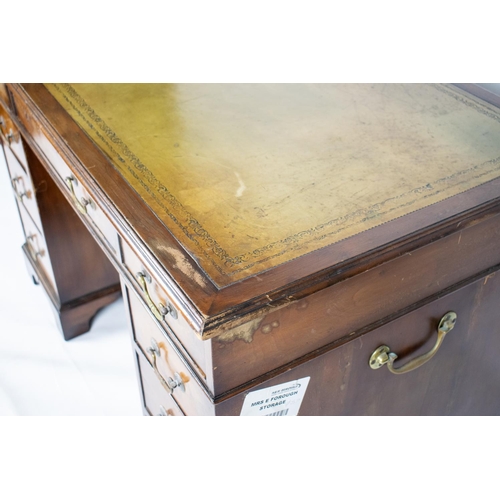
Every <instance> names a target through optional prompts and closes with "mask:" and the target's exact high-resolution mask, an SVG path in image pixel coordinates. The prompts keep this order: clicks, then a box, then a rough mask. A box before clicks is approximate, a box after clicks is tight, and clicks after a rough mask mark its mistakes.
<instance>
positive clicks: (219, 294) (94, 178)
mask: <svg viewBox="0 0 500 500" xmlns="http://www.w3.org/2000/svg"><path fill="white" fill-rule="evenodd" d="M498 106H500V99H499V98H498V96H497V95H495V94H494V93H492V92H490V91H488V90H486V89H484V88H481V87H478V86H474V85H461V86H452V85H396V84H394V85H312V84H311V85H177V84H175V85H87V84H81V85H63V84H57V85H41V84H26V85H18V84H7V85H1V86H0V120H1V123H0V126H1V134H0V136H1V138H2V144H3V149H4V152H5V157H6V161H7V165H8V168H9V173H10V176H11V180H12V187H13V191H14V193H15V195H16V197H17V203H18V207H19V214H20V217H21V220H22V224H23V228H24V233H25V236H26V243H25V244H24V246H23V252H24V254H25V258H26V262H27V264H28V268H29V270H30V273H31V275H32V276H33V279H34V280H35V281H36V282H38V283H40V284H41V285H42V286H43V288H44V290H45V291H46V293H47V295H48V297H49V299H50V302H51V303H52V306H53V309H54V312H55V314H56V317H57V318H58V321H59V324H60V327H61V331H62V333H63V335H64V338H65V339H67V340H69V339H71V338H73V337H75V336H77V335H80V334H82V333H84V332H86V331H88V329H89V328H90V324H91V320H92V318H93V316H94V315H95V314H96V312H97V311H98V310H99V309H101V308H102V307H104V306H106V305H107V304H109V303H111V302H112V301H113V300H115V299H116V298H117V297H118V296H119V295H120V294H122V295H123V297H124V299H125V303H126V306H127V307H126V309H127V311H128V316H129V320H130V329H131V333H132V338H133V345H134V347H135V354H136V359H137V374H138V380H139V383H140V386H141V390H142V395H143V407H144V412H145V413H146V414H152V415H167V416H168V415H240V414H243V415H253V414H255V415H280V416H281V415H296V414H299V415H408V414H409V415H429V414H430V415H456V414H458V415H462V414H495V415H498V414H499V413H500V365H499V363H498V357H499V356H500V328H499V326H498V325H499V323H500V307H499V305H500V273H498V272H497V271H498V269H499V268H500V244H499V243H498V242H499V236H500V109H498Z"/></svg>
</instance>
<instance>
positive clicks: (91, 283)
mask: <svg viewBox="0 0 500 500" xmlns="http://www.w3.org/2000/svg"><path fill="white" fill-rule="evenodd" d="M25 150H26V155H27V159H28V164H29V170H30V175H31V179H32V182H33V186H34V189H35V196H36V201H37V206H38V210H39V214H40V220H41V223H42V227H41V228H40V230H41V231H42V233H43V237H44V239H45V244H46V247H47V248H46V251H47V254H48V257H49V260H50V264H49V265H47V266H46V267H51V273H47V272H45V270H44V269H43V268H42V267H41V266H40V265H38V262H37V260H36V259H34V258H33V252H30V246H29V244H28V243H27V244H26V245H24V247H23V250H24V254H25V257H26V264H27V267H28V270H29V272H30V274H31V275H32V276H33V278H34V280H35V281H37V282H39V283H40V284H41V285H42V286H43V288H44V289H45V291H46V292H47V295H48V296H49V299H50V301H51V303H52V306H53V310H54V313H55V317H56V320H57V323H58V326H59V328H60V330H61V331H62V333H63V335H64V338H65V339H66V340H69V339H72V338H74V337H76V336H77V335H80V334H82V333H85V332H87V331H88V330H89V329H90V325H91V321H92V319H93V317H94V316H95V315H96V313H97V312H98V311H99V309H101V308H102V307H104V306H106V305H108V304H110V303H111V302H113V301H114V300H116V299H117V298H118V297H119V296H120V294H121V292H120V281H119V277H118V273H117V272H116V270H115V268H114V267H113V265H112V264H111V263H110V262H109V260H108V258H107V257H106V256H105V255H104V253H103V251H102V250H101V249H100V247H99V245H98V244H97V243H96V241H95V240H94V238H93V237H92V235H91V234H90V233H89V232H88V230H87V229H86V227H85V225H84V224H83V222H82V221H81V220H80V218H79V216H78V215H77V214H76V212H75V211H74V209H73V208H72V207H71V206H70V204H69V202H68V201H67V200H66V198H65V197H64V195H63V194H62V193H61V191H60V190H59V188H58V187H57V185H56V183H55V182H54V181H53V180H52V177H51V176H50V175H49V173H48V172H47V170H46V169H45V167H44V166H43V164H42V163H41V161H40V160H39V159H38V157H37V156H36V155H35V153H34V152H33V151H31V149H30V148H29V147H27V146H26V145H25ZM25 229H26V228H25ZM25 233H26V230H25ZM26 236H27V237H28V235H27V234H26ZM49 274H50V275H51V279H48V277H47V276H48V275H49Z"/></svg>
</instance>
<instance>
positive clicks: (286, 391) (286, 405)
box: [240, 377, 311, 417]
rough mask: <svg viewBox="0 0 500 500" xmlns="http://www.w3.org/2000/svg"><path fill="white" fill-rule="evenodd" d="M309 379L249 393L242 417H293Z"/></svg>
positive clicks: (244, 403)
mask: <svg viewBox="0 0 500 500" xmlns="http://www.w3.org/2000/svg"><path fill="white" fill-rule="evenodd" d="M310 378H311V377H304V378H301V379H299V380H292V381H291V382H286V383H285V384H280V385H275V386H273V387H268V388H267V389H260V390H258V391H253V392H250V393H248V394H247V395H246V397H245V401H244V402H243V408H242V409H241V413H240V415H241V416H244V417H295V416H296V415H297V414H298V413H299V409H300V405H301V403H302V399H303V398H304V394H305V393H306V389H307V384H308V383H309V379H310Z"/></svg>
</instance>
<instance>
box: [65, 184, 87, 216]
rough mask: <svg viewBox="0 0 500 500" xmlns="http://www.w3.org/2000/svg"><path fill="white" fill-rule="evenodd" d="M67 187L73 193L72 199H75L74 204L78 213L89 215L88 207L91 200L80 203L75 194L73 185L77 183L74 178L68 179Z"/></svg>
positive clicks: (83, 199) (83, 200)
mask: <svg viewBox="0 0 500 500" xmlns="http://www.w3.org/2000/svg"><path fill="white" fill-rule="evenodd" d="M65 181H66V184H67V186H68V187H69V190H70V192H71V198H73V203H74V204H75V206H76V208H77V209H78V211H79V212H80V213H82V214H87V213H88V212H87V205H88V204H89V203H90V201H89V200H86V199H85V198H82V200H81V201H80V200H79V199H78V198H77V197H76V193H75V188H74V186H73V183H74V182H76V181H75V178H74V177H66V179H65Z"/></svg>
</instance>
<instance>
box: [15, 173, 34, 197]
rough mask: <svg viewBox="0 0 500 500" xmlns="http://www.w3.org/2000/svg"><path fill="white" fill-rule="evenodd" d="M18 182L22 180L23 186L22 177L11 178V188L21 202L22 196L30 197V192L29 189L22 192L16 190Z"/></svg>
mask: <svg viewBox="0 0 500 500" xmlns="http://www.w3.org/2000/svg"><path fill="white" fill-rule="evenodd" d="M19 182H22V184H23V187H24V179H23V178H22V177H14V178H13V179H12V189H13V190H14V193H15V194H16V197H17V199H18V200H19V201H20V202H22V201H23V198H24V197H25V196H26V198H31V193H30V192H29V191H26V189H25V190H24V191H22V192H20V191H18V189H17V184H18V183H19Z"/></svg>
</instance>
